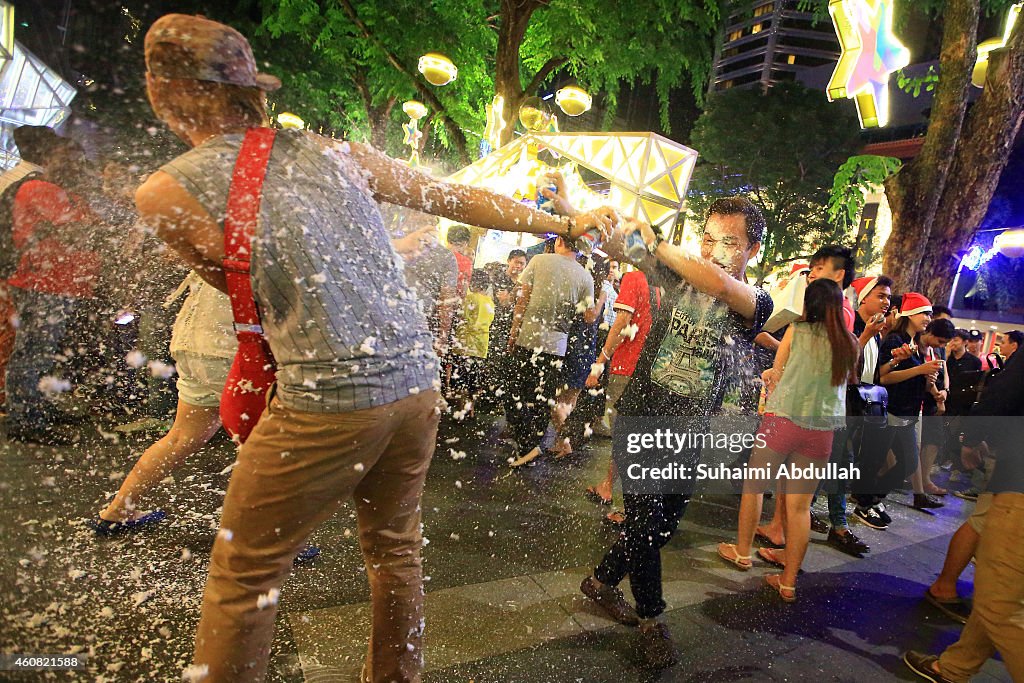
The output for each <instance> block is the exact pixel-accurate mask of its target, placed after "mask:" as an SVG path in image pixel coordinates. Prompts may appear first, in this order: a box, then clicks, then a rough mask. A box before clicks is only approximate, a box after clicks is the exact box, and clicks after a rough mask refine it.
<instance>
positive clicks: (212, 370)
mask: <svg viewBox="0 0 1024 683" xmlns="http://www.w3.org/2000/svg"><path fill="white" fill-rule="evenodd" d="M232 361H233V359H231V358H220V357H218V356H201V355H199V354H196V353H189V352H188V351H179V352H178V353H177V354H175V355H174V363H175V365H176V366H177V370H178V400H179V401H182V402H184V403H187V404H189V405H190V406H195V407H197V408H216V407H218V406H219V405H220V395H221V394H222V393H224V383H225V382H227V380H228V371H230V370H231V363H232Z"/></svg>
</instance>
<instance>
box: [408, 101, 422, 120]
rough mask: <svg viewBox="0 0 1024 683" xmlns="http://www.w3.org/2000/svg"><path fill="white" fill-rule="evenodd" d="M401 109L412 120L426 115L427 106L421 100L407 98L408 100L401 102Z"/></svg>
mask: <svg viewBox="0 0 1024 683" xmlns="http://www.w3.org/2000/svg"><path fill="white" fill-rule="evenodd" d="M402 111H404V112H405V115H406V116H408V117H409V118H410V119H412V120H413V121H419V120H420V119H422V118H423V117H424V116H426V115H427V107H426V105H424V104H423V103H422V102H417V101H416V100H409V101H408V102H403V103H402Z"/></svg>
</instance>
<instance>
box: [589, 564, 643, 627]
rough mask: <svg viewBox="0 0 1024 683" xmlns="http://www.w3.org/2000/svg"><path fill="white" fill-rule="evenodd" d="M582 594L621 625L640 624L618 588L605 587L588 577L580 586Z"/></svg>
mask: <svg viewBox="0 0 1024 683" xmlns="http://www.w3.org/2000/svg"><path fill="white" fill-rule="evenodd" d="M580 592H581V593H583V594H584V595H585V596H587V597H588V598H590V599H591V600H593V601H594V602H595V603H597V605H598V606H599V607H600V608H601V609H603V610H604V611H605V612H606V613H607V614H608V616H610V617H611V618H612V619H614V620H615V621H617V622H619V623H620V624H624V625H626V626H636V625H637V624H639V623H640V617H639V616H638V615H637V613H636V610H635V609H633V606H632V605H630V604H629V603H628V602H626V598H624V597H623V596H622V591H620V590H619V589H618V588H614V587H612V586H605V585H604V584H602V583H601V582H600V581H598V580H597V579H595V578H594V577H593V576H588V577H587V578H585V579H583V583H581V584H580Z"/></svg>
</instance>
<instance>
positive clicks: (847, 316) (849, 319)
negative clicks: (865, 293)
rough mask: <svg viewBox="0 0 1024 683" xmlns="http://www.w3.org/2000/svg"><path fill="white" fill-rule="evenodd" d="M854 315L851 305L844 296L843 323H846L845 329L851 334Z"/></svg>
mask: <svg viewBox="0 0 1024 683" xmlns="http://www.w3.org/2000/svg"><path fill="white" fill-rule="evenodd" d="M855 315H856V313H854V312H853V304H851V303H850V300H849V299H847V298H846V297H845V296H844V297H843V321H844V322H845V323H846V329H847V330H848V331H849V332H853V318H854V316H855Z"/></svg>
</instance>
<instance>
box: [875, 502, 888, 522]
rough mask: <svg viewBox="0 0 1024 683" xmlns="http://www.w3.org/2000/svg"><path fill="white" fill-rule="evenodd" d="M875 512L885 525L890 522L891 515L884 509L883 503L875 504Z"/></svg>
mask: <svg viewBox="0 0 1024 683" xmlns="http://www.w3.org/2000/svg"><path fill="white" fill-rule="evenodd" d="M875 512H877V513H878V516H879V517H880V518H881V519H882V521H883V522H884V523H885V525H886V526H889V525H890V524H892V517H890V516H889V513H888V512H886V511H885V503H878V504H877V505H875Z"/></svg>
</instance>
